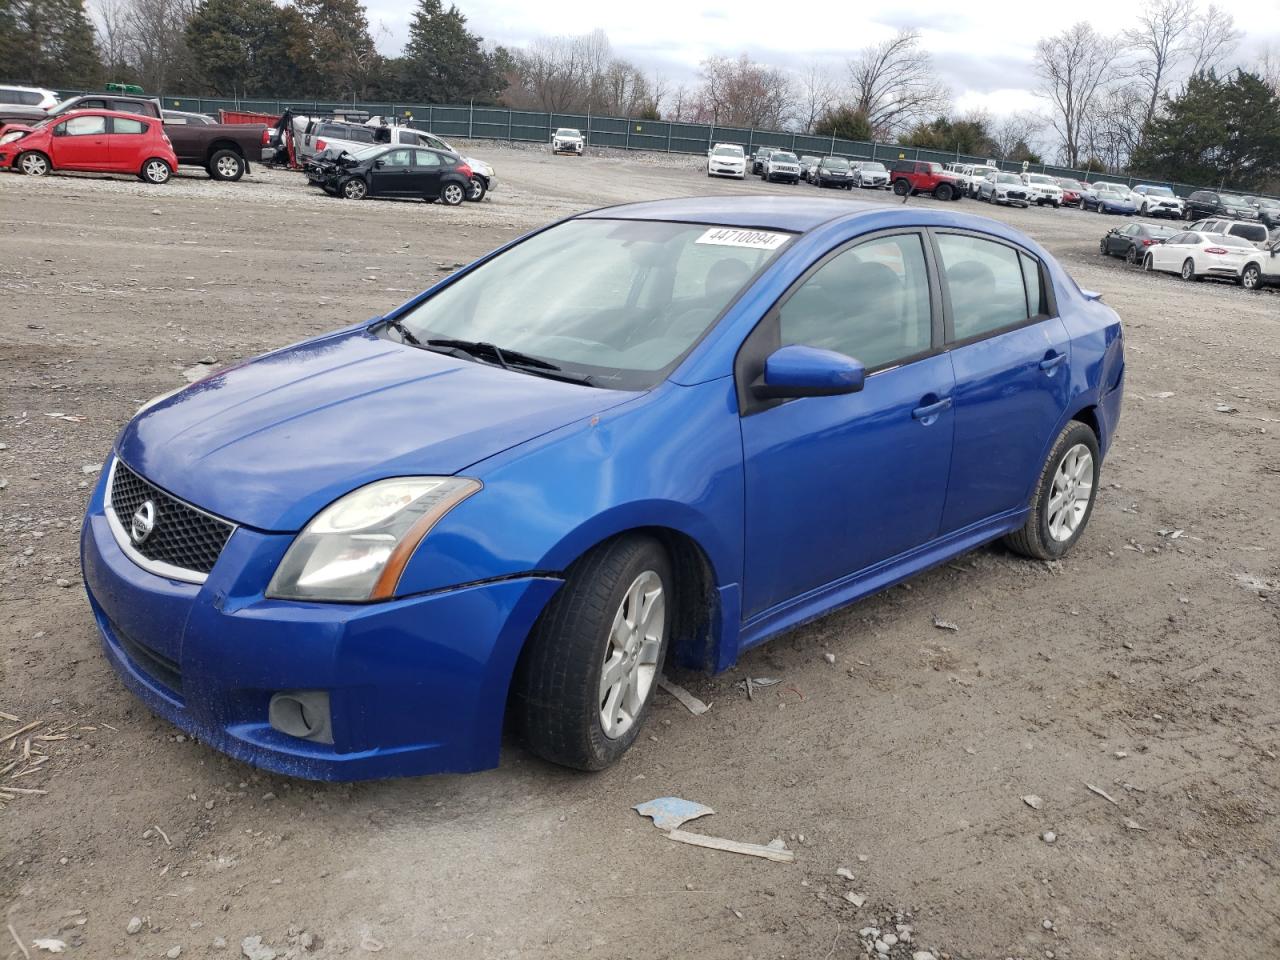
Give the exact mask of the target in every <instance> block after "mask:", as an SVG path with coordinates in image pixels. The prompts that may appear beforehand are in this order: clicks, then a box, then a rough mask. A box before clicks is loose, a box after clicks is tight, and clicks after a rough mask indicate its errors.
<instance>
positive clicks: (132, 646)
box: [111, 622, 182, 694]
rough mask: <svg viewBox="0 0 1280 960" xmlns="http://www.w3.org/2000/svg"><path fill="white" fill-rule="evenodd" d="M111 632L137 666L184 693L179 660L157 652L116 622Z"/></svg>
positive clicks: (156, 679)
mask: <svg viewBox="0 0 1280 960" xmlns="http://www.w3.org/2000/svg"><path fill="white" fill-rule="evenodd" d="M111 632H112V633H114V634H115V638H116V642H117V643H119V644H120V649H121V650H123V651H124V652H125V654H126V655H128V657H129V659H130V660H132V661H133V665H134V666H135V667H137V668H138V669H139V670H141V671H142V672H143V673H145V674H146V675H147V676H148V677H150V678H151V679H152V680H154V681H155V682H156V683H158V684H160V685H161V686H163V687H167V688H168V689H169V690H171V691H173V692H174V693H177V694H181V693H182V671H181V670H180V669H179V668H178V661H176V660H171V659H169V658H168V657H166V656H164V655H163V654H160V653H156V651H154V650H152V649H151V648H150V647H148V646H144V645H143V644H141V643H139V642H138V641H137V640H134V639H133V637H131V636H129V635H128V634H127V633H125V632H124V631H123V630H121V629H120V627H119V626H117V625H116V624H115V623H114V622H112V624H111Z"/></svg>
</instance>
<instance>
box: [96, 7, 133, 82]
mask: <svg viewBox="0 0 1280 960" xmlns="http://www.w3.org/2000/svg"><path fill="white" fill-rule="evenodd" d="M96 13H97V18H96V20H95V22H94V29H95V30H96V31H97V34H98V49H99V50H100V51H101V53H102V65H103V66H104V67H106V68H107V79H109V80H116V79H121V78H123V77H125V75H126V73H127V72H128V71H129V70H130V62H129V60H130V55H131V54H132V52H133V43H132V36H131V34H130V31H129V17H128V13H129V11H128V8H127V7H126V6H125V2H124V0H100V2H99V3H98V5H97V11H96Z"/></svg>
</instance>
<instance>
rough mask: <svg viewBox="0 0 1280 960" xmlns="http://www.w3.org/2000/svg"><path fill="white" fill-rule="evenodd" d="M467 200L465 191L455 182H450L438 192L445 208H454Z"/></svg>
mask: <svg viewBox="0 0 1280 960" xmlns="http://www.w3.org/2000/svg"><path fill="white" fill-rule="evenodd" d="M466 198H467V191H466V189H465V188H463V186H462V184H460V183H458V182H456V181H452V180H451V181H450V182H449V183H446V184H445V185H444V189H442V190H441V191H440V199H441V200H442V201H443V202H444V205H445V206H446V207H456V206H457V205H458V204H460V203H461V202H462V201H463V200H465V199H466Z"/></svg>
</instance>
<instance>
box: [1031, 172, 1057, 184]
mask: <svg viewBox="0 0 1280 960" xmlns="http://www.w3.org/2000/svg"><path fill="white" fill-rule="evenodd" d="M1027 179H1028V180H1030V181H1031V182H1032V183H1047V184H1048V185H1049V186H1051V187H1056V186H1057V184H1056V183H1054V182H1053V179H1052V178H1050V177H1046V176H1045V175H1044V174H1043V173H1032V174H1028V176H1027Z"/></svg>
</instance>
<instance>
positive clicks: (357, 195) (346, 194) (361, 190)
mask: <svg viewBox="0 0 1280 960" xmlns="http://www.w3.org/2000/svg"><path fill="white" fill-rule="evenodd" d="M338 193H339V194H340V195H341V196H342V198H343V199H344V200H363V199H364V198H365V197H367V196H368V195H369V185H368V184H367V183H365V182H364V181H363V180H361V179H360V178H359V177H352V178H351V179H350V180H347V181H345V182H343V183H342V184H340V185H339V186H338Z"/></svg>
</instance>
